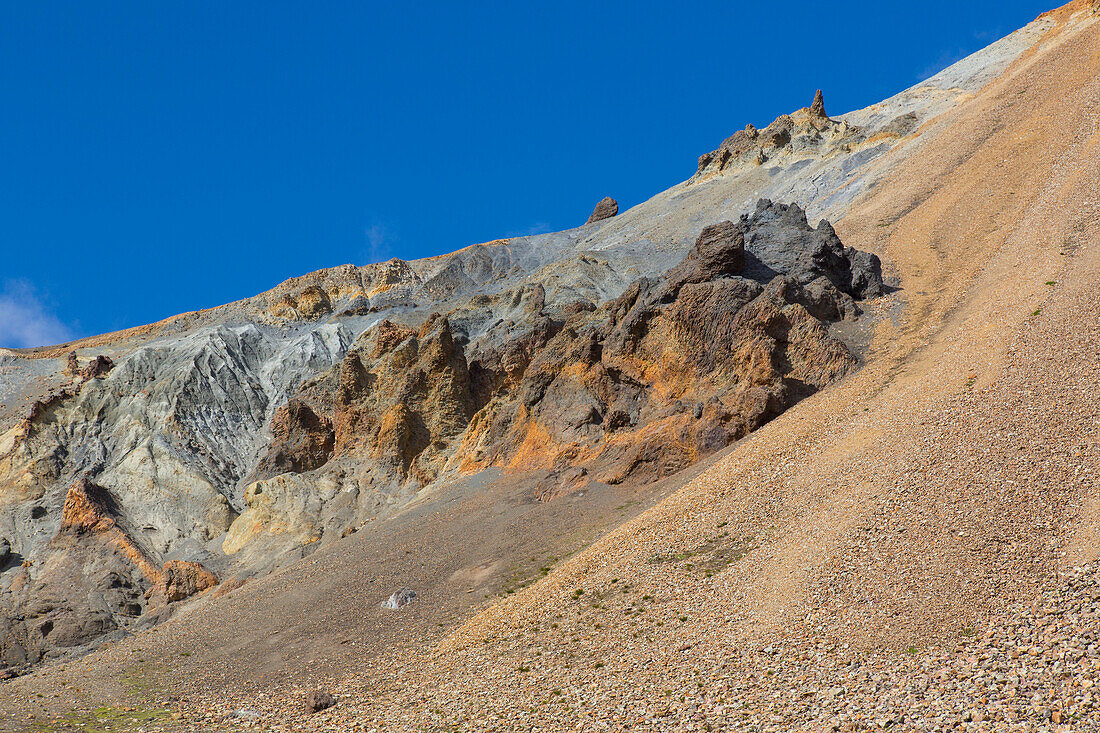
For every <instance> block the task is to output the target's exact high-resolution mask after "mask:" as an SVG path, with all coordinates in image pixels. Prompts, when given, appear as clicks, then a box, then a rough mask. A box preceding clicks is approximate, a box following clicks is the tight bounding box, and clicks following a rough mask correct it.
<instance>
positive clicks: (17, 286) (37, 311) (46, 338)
mask: <svg viewBox="0 0 1100 733" xmlns="http://www.w3.org/2000/svg"><path fill="white" fill-rule="evenodd" d="M72 337H73V332H72V330H71V329H70V328H69V327H68V326H66V325H65V324H64V323H62V322H61V321H60V320H58V318H57V317H56V316H55V315H53V314H52V313H50V312H49V310H47V308H46V307H45V306H44V305H43V304H42V301H41V300H40V299H39V298H38V294H37V293H36V292H35V290H34V286H33V285H31V284H30V283H29V282H27V281H26V280H8V281H7V282H5V283H4V287H3V289H2V290H0V346H5V347H8V348H23V347H28V346H49V345H52V344H60V343H64V342H65V341H69V340H70V339H72Z"/></svg>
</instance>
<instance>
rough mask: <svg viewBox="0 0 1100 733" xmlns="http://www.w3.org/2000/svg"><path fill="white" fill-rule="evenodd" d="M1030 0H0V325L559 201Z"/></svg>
mask: <svg viewBox="0 0 1100 733" xmlns="http://www.w3.org/2000/svg"><path fill="white" fill-rule="evenodd" d="M1049 1H1050V0H1048V2H1049ZM1050 7H1051V6H1050V5H1048V3H1047V2H1023V1H1014V0H1001V1H1000V2H992V1H990V2H984V1H983V2H976V1H972V2H962V3H960V2H957V0H956V1H955V2H940V1H939V0H930V1H926V2H923V3H882V2H875V3H870V2H866V3H863V2H850V3H848V4H846V5H844V6H843V12H841V10H840V8H839V6H836V5H830V4H827V3H824V4H823V3H820V2H801V1H799V0H790V1H789V2H786V3H784V4H782V5H781V6H776V5H774V4H771V3H760V2H756V3H751V4H749V3H735V2H725V3H721V2H686V3H668V2H660V3H658V2H647V1H637V2H633V3H625V2H623V3H592V2H585V3H580V2H572V1H566V2H557V3H545V4H543V3H497V2H493V3H436V2H422V3H417V4H407V3H378V2H325V1H319V2H311V3H288V2H279V1H270V2H263V3H261V2H234V3H222V2H218V3H215V2H204V1H202V0H198V1H196V2H188V3H183V2H163V3H162V2H156V3H149V2H123V1H117V2H111V3H89V2H85V1H81V2H22V3H17V2H5V3H3V5H2V11H0V12H2V15H0V94H2V98H3V100H4V114H3V115H0V140H2V145H3V151H4V153H3V156H2V158H0V227H2V229H0V346H24V345H33V344H41V343H47V342H57V341H61V340H64V339H66V338H69V337H75V336H83V335H90V334H94V333H101V332H104V331H110V330H115V329H119V328H125V327H128V326H134V325H140V324H143V323H148V322H152V321H155V320H158V319H161V318H164V317H167V316H170V315H173V314H175V313H179V312H182V311H187V310H194V309H198V308H204V307H210V306H214V305H219V304H221V303H225V302H228V301H232V300H236V299H239V298H243V297H248V296H250V295H254V294H256V293H259V292H262V291H264V290H266V289H268V288H270V287H272V286H273V285H275V284H276V283H278V282H280V281H281V280H283V279H285V278H287V277H292V276H295V275H300V274H303V273H305V272H308V271H311V270H315V269H319V268H322V267H328V266H333V265H338V264H342V263H345V262H353V263H357V264H364V263H366V262H370V261H376V260H381V259H386V258H388V257H392V256H397V257H404V258H410V259H411V258H414V257H423V256H427V255H433V254H439V253H441V252H446V251H450V250H453V249H457V248H458V247H461V246H464V245H466V244H470V243H473V242H480V241H486V240H489V239H493V238H496V237H501V236H507V235H512V234H521V233H527V232H538V231H549V230H555V229H564V228H569V227H572V226H576V225H578V224H581V223H583V222H584V220H585V218H586V217H587V215H588V213H589V212H590V210H591V209H592V206H593V205H594V204H595V203H596V201H598V200H599V199H600V198H601V197H603V196H605V195H611V196H613V197H615V198H617V199H618V200H619V202H620V205H621V206H622V207H623V208H626V207H629V206H632V205H634V204H637V203H639V202H640V201H643V200H645V199H646V198H648V197H649V196H651V195H653V194H654V193H656V192H658V191H660V190H662V189H664V188H667V187H668V186H670V185H672V184H674V183H677V182H679V181H681V180H683V179H684V178H687V177H688V176H690V175H691V173H692V172H693V171H694V167H695V159H696V158H697V157H698V156H699V155H700V154H701V153H703V152H706V151H707V150H711V149H713V148H714V147H715V146H716V145H717V144H718V143H719V142H721V140H722V139H723V138H725V137H726V136H727V135H729V134H730V133H731V132H732V131H734V130H735V129H737V128H740V127H743V126H744V125H745V123H747V122H752V123H754V124H756V125H758V126H762V125H765V124H767V123H768V122H770V121H771V120H772V119H774V118H775V117H776V116H777V115H779V114H781V113H783V112H788V111H791V110H793V109H796V108H798V107H801V106H805V105H807V104H809V103H810V101H811V98H812V95H813V92H814V90H815V89H817V88H818V87H821V88H823V89H824V91H825V100H826V106H827V108H828V110H829V111H830V112H831V113H834V114H838V113H840V112H844V111H848V110H850V109H855V108H859V107H862V106H865V105H867V104H870V103H873V102H876V101H879V100H881V99H883V98H885V97H887V96H889V95H891V94H893V93H895V92H897V91H900V90H901V89H904V88H905V87H908V86H910V85H912V84H913V83H915V82H917V81H919V80H920V79H922V78H924V77H926V76H928V75H930V74H932V73H935V72H936V71H938V70H940V69H941V68H943V67H945V66H947V65H948V64H950V63H951V62H953V61H955V60H956V59H958V58H961V57H962V56H964V55H966V54H968V53H970V52H973V51H975V50H977V49H979V48H982V47H983V46H985V45H988V44H989V43H990V42H992V41H993V40H995V39H996V38H998V37H1000V36H1002V35H1004V34H1006V33H1008V32H1011V31H1012V30H1014V29H1016V28H1018V27H1020V26H1023V25H1025V24H1026V23H1028V22H1029V21H1031V20H1032V19H1033V18H1035V16H1037V15H1038V14H1039V13H1041V12H1043V11H1044V10H1047V9H1049V8H1050Z"/></svg>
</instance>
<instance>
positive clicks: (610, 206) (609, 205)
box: [585, 196, 619, 224]
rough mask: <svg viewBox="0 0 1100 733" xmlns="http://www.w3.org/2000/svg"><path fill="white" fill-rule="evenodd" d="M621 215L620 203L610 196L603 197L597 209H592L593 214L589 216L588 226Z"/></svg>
mask: <svg viewBox="0 0 1100 733" xmlns="http://www.w3.org/2000/svg"><path fill="white" fill-rule="evenodd" d="M618 214H619V202H618V201H616V200H615V199H613V198H611V197H610V196H605V197H603V198H602V199H601V200H600V202H599V203H598V204H596V208H594V209H592V213H591V214H589V215H588V221H587V222H585V223H586V224H594V223H596V222H598V221H603V220H604V219H610V218H611V217H613V216H618Z"/></svg>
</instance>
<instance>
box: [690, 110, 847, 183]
mask: <svg viewBox="0 0 1100 733" xmlns="http://www.w3.org/2000/svg"><path fill="white" fill-rule="evenodd" d="M867 139H868V134H867V133H866V132H865V131H864V130H862V129H860V128H859V127H854V126H852V125H849V124H848V123H847V122H845V121H837V120H833V119H831V118H830V117H829V116H828V114H826V112H825V98H824V96H823V95H822V93H821V90H820V89H819V90H818V91H817V94H816V95H815V96H814V101H813V104H811V105H810V106H809V107H803V108H802V109H800V110H798V111H797V112H794V113H792V114H789V115H780V116H779V117H777V118H776V119H775V121H774V122H772V123H771V124H770V125H768V126H767V127H765V128H764V129H763V130H758V129H757V128H755V127H753V126H752V125H748V126H746V127H745V129H744V130H738V131H737V132H735V133H734V134H733V135H731V136H730V137H728V138H726V139H725V140H724V141H723V142H722V144H721V145H719V146H718V148H717V149H716V150H713V151H711V152H709V153H706V154H704V155H701V156H700V157H699V162H698V166H697V167H696V171H695V175H694V176H693V177H692V179H691V180H692V181H699V180H703V179H707V178H710V177H712V176H715V175H718V174H727V173H734V172H740V171H744V170H746V169H752V168H755V167H758V166H762V165H764V164H769V165H787V164H793V163H795V162H796V161H799V160H806V159H810V158H822V157H825V156H828V155H833V154H841V153H843V154H847V153H850V152H852V150H853V148H854V147H855V146H858V145H860V144H861V143H863V142H864V141H866V140H867Z"/></svg>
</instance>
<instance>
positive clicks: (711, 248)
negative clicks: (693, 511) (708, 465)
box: [0, 104, 902, 668]
mask: <svg viewBox="0 0 1100 733" xmlns="http://www.w3.org/2000/svg"><path fill="white" fill-rule="evenodd" d="M802 117H806V119H807V120H809V122H808V123H807V124H811V125H817V126H821V127H822V128H823V130H824V129H825V127H827V126H828V124H832V122H831V121H829V120H828V118H827V117H825V116H824V111H823V106H822V105H820V104H816V105H815V107H814V108H812V109H809V110H806V111H805V114H802V113H796V114H795V115H793V116H792V118H793V119H795V120H796V122H797V120H799V119H801V118H802ZM875 119H877V118H875ZM891 119H892V118H891ZM876 124H877V123H876V122H875V121H874V119H872V120H871V122H869V123H867V124H866V125H865V126H866V127H867V128H869V129H871V128H874V127H875V125H876ZM883 124H886V123H883ZM792 129H794V128H792ZM815 129H816V128H815ZM828 129H832V128H828ZM819 132H821V131H819ZM822 134H824V133H822ZM830 134H832V133H830ZM890 140H892V141H894V143H898V144H902V143H899V142H898V141H899V140H901V138H898V137H896V136H895V137H893V138H890ZM890 144H893V143H891V142H890V141H887V142H885V143H882V145H886V146H887V148H889V145H890ZM877 145H879V143H876V146H877ZM875 150H876V151H879V152H876V155H879V154H880V153H881V151H880V150H879V147H875ZM818 153H820V154H818ZM818 153H814V151H813V150H810V149H809V148H806V149H805V150H800V153H799V155H800V156H802V157H801V158H800V159H799V161H802V162H804V161H805V160H806V159H808V158H807V157H806V156H813V155H818V157H817V158H814V163H813V165H811V166H805V165H803V164H802V162H799V161H795V162H790V161H786V159H784V158H783V157H782V156H773V157H772V158H771V159H770V162H769V163H768V165H771V166H774V167H773V168H772V169H770V172H769V173H768V179H767V180H768V184H767V185H768V186H771V187H774V186H775V185H778V183H777V182H779V181H782V182H783V186H784V187H786V188H787V189H789V190H798V191H800V192H801V193H800V195H799V196H798V197H797V198H798V200H799V201H800V202H802V203H803V204H804V205H805V207H806V208H807V209H811V210H822V209H823V208H826V206H825V205H823V202H827V201H828V202H833V203H830V204H828V206H833V205H835V202H836V199H835V191H831V190H827V189H820V190H818V189H817V188H814V187H813V186H810V182H811V181H820V180H821V179H820V176H821V175H822V173H821V171H822V170H830V171H843V172H844V173H843V175H845V176H847V177H848V178H849V179H850V184H851V185H852V186H856V185H858V183H859V181H860V180H861V176H862V177H873V175H874V170H873V165H872V163H873V160H874V157H873V156H870V157H869V156H868V155H867V149H866V148H860V149H859V150H857V151H856V152H853V153H851V154H850V155H848V154H846V153H844V152H843V151H841V150H840V149H838V148H835V147H830V148H828V149H827V150H826V149H822V150H820V151H818ZM788 163H790V165H788ZM784 166H787V167H784ZM765 167H766V166H765ZM753 170H754V171H759V170H761V167H759V166H757V167H755V168H754V169H753ZM720 173H721V175H717V174H716V175H714V176H710V175H709V173H708V174H707V175H705V176H699V177H697V178H696V179H693V181H690V182H687V183H685V184H681V185H680V186H677V187H675V188H674V189H671V190H670V191H669V192H665V193H664V194H660V195H659V196H658V197H655V199H654V200H652V201H650V202H647V203H646V204H643V205H641V206H639V207H635V208H634V209H631V210H629V211H626V212H622V213H618V214H617V215H614V216H608V217H606V218H599V217H597V219H596V220H595V221H593V222H592V223H589V224H586V225H585V226H582V227H580V228H578V229H574V230H570V231H567V232H559V233H554V234H548V235H539V236H533V237H520V238H515V239H510V240H500V241H496V242H490V243H488V244H484V245H476V246H473V247H468V248H466V249H463V250H460V251H458V252H455V253H454V254H452V255H447V256H444V257H437V258H431V259H427V260H420V261H414V262H405V261H401V260H391V261H389V262H385V263H378V264H373V265H368V266H364V267H353V266H350V265H349V266H342V267H338V268H333V269H330V270H324V271H321V272H318V273H313V274H311V275H307V276H304V277H302V278H296V279H294V280H290V281H287V282H286V283H283V284H282V285H280V286H279V287H277V288H275V289H274V290H272V291H271V292H269V293H264V294H262V295H260V296H257V297H255V298H252V299H249V300H246V301H241V302H239V303H234V304H230V305H227V306H223V307H220V308H216V309H212V310H210V311H203V312H199V313H193V314H185V315H183V316H179V317H176V318H173V319H169V320H168V321H165V322H163V323H160V324H153V325H151V326H147V327H143V328H140V329H134V330H132V331H129V332H123V333H120V334H113V335H107V336H102V337H96V338H93V339H87V340H84V341H82V342H78V343H76V344H72V345H67V346H65V347H58V348H56V349H43V350H36V351H34V352H29V353H26V352H25V353H10V354H8V355H5V356H3V357H0V430H2V431H3V432H0V540H2V541H3V542H6V546H7V548H8V549H7V550H6V551H5V552H3V553H0V556H2V557H3V560H2V562H3V563H4V564H3V565H2V566H0V619H2V620H0V658H2V659H3V660H4V661H3V664H5V665H7V666H8V667H10V668H23V667H24V666H25V665H27V664H32V663H34V662H36V661H39V660H40V659H42V658H50V657H52V656H56V655H59V654H64V653H67V652H68V651H69V650H72V651H79V650H80V649H83V648H85V645H87V644H89V643H93V642H94V641H95V640H96V639H98V638H101V637H103V635H108V636H109V635H111V634H121V633H125V632H126V631H127V629H130V628H133V627H135V626H137V625H140V624H144V623H150V622H152V621H154V620H157V619H161V618H164V617H166V615H167V614H169V613H171V611H172V608H173V607H174V604H175V603H178V602H179V601H180V600H181V599H183V598H185V597H186V596H188V595H190V594H192V593H201V592H202V591H203V590H204V589H208V588H210V587H212V585H213V583H214V582H215V581H217V580H224V579H227V578H231V577H233V576H242V577H244V576H248V575H249V574H254V573H257V572H264V571H266V570H269V569H271V568H272V567H275V566H277V565H279V564H281V563H284V562H287V561H289V560H292V559H294V558H297V557H300V556H301V555H302V554H303V553H306V552H309V551H311V550H312V548H314V547H317V546H319V545H320V544H323V543H326V542H333V541H337V540H339V539H340V538H341V537H342V536H345V535H346V534H347V533H349V532H351V531H355V530H356V529H357V528H361V527H362V526H363V525H364V524H365V523H366V522H368V521H370V520H371V519H373V518H377V517H380V516H384V515H386V514H387V513H390V512H395V511H399V510H400V509H401V508H402V507H404V506H406V505H408V504H409V502H410V501H411V500H412V499H414V498H415V497H416V496H417V494H418V492H422V491H425V490H431V488H432V487H433V486H436V485H439V484H440V482H444V481H447V480H449V479H450V478H451V477H454V476H458V475H462V474H467V473H470V472H475V471H479V470H481V469H484V468H487V467H497V468H503V469H505V470H506V472H507V471H511V472H525V473H526V475H529V476H530V475H535V476H536V479H537V480H536V481H535V482H534V483H536V484H537V488H536V489H535V491H534V495H533V496H531V497H529V498H530V499H532V500H535V499H538V500H553V499H554V498H555V497H556V496H559V495H561V494H562V493H567V492H569V491H572V490H574V489H575V488H577V487H582V486H584V485H587V484H588V483H589V482H592V481H600V482H605V483H621V482H637V483H645V482H649V481H652V480H654V479H658V478H660V477H663V476H667V475H668V474H670V473H673V472H675V471H678V470H680V469H682V468H684V467H685V466H688V465H690V464H691V463H693V462H694V461H695V460H697V459H698V458H699V457H701V456H703V455H706V454H708V453H711V452H713V451H715V450H718V449H720V448H722V447H724V446H725V445H727V444H728V443H730V442H731V441H733V440H736V439H737V438H738V437H740V436H743V435H744V434H746V433H747V432H749V431H751V430H753V429H754V428H756V427H758V426H759V425H761V424H762V423H764V422H766V421H767V420H768V419H770V418H771V417H773V416H774V415H776V414H778V413H779V412H781V411H782V410H783V409H785V408H786V407H788V406H789V405H791V404H792V403H793V402H795V401H797V400H799V399H801V398H803V397H804V396H806V395H808V394H811V393H812V392H814V391H816V390H817V389H820V388H822V387H824V386H825V385H827V384H828V383H830V382H831V381H833V380H835V379H837V378H838V377H840V376H841V375H843V374H844V373H845V372H846V371H847V370H849V369H851V368H852V366H853V365H854V364H855V363H856V358H855V356H854V355H853V354H852V353H851V352H850V351H849V350H848V349H847V348H846V347H845V346H844V345H843V344H841V343H840V342H839V341H837V340H836V339H835V338H834V337H833V336H832V335H831V333H832V331H833V328H832V325H833V324H835V323H839V322H844V323H846V324H850V323H852V322H853V320H854V319H855V318H856V316H857V315H858V313H859V309H858V307H857V305H856V302H857V301H858V300H860V299H863V298H867V297H872V296H874V295H876V294H878V293H879V292H881V289H882V279H881V273H880V272H879V269H878V263H877V260H875V259H874V258H873V257H871V256H870V255H867V254H865V253H861V252H857V251H855V250H853V249H850V248H847V247H845V246H844V245H843V244H842V243H841V242H840V240H839V239H838V238H837V236H836V234H835V232H834V231H833V230H832V227H831V226H829V225H828V224H827V223H822V224H819V225H818V226H817V227H816V228H815V227H811V226H810V225H809V224H808V223H807V221H806V214H805V212H804V209H803V208H800V207H798V206H785V205H780V204H771V203H767V202H764V203H762V204H760V205H759V206H757V207H756V209H755V211H754V212H753V213H752V214H751V215H745V216H744V217H742V218H740V219H739V218H738V217H739V216H740V215H741V213H742V212H743V211H746V210H749V209H751V208H752V204H751V203H749V198H750V197H751V196H752V194H753V193H755V192H757V191H761V190H765V187H762V186H761V182H760V180H757V179H756V178H753V176H754V175H756V174H755V173H753V174H751V175H750V174H744V173H740V174H735V173H734V172H733V170H732V169H729V170H723V171H720ZM838 175H839V174H838ZM814 185H815V186H816V185H818V184H814ZM742 198H744V199H745V201H744V202H743V203H736V202H737V201H739V200H741V199H742ZM751 201H755V199H751ZM654 207H656V208H654ZM603 208H604V209H605V210H606V211H605V213H607V212H609V211H610V208H609V207H607V206H604V207H603ZM731 219H732V221H731ZM70 351H72V352H75V354H76V356H75V357H72V358H70V355H69V354H70ZM100 355H102V356H103V359H99V358H98V357H99V356H100ZM74 359H75V361H74ZM112 365H113V368H112ZM51 388H52V389H53V394H52V396H50V395H47V394H45V391H48V390H49V389H51ZM34 400H38V401H37V402H34ZM74 487H76V488H74ZM80 487H82V488H80ZM90 487H94V488H90ZM74 492H75V493H74ZM84 495H86V496H87V497H89V499H88V502H86V503H88V504H89V506H92V507H94V508H95V509H94V511H91V512H90V514H89V516H93V517H96V519H95V522H93V525H92V526H93V527H98V529H92V528H90V527H86V528H84V529H82V530H80V531H77V530H76V529H74V526H75V525H72V524H71V523H69V524H67V523H66V520H65V513H66V512H65V507H66V506H67V505H68V504H70V503H76V504H79V501H78V499H79V497H81V496H84ZM43 599H47V600H48V602H43Z"/></svg>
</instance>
